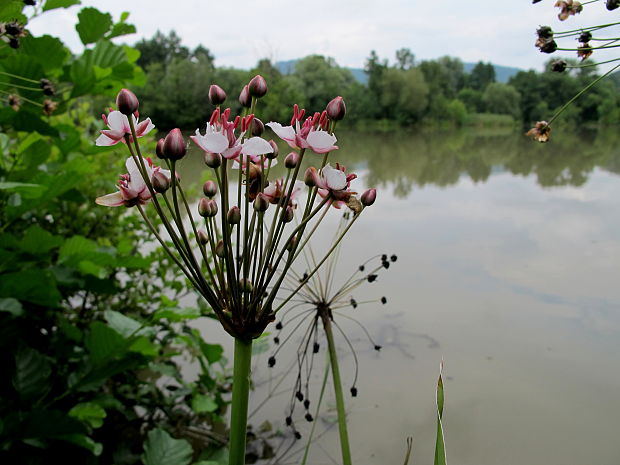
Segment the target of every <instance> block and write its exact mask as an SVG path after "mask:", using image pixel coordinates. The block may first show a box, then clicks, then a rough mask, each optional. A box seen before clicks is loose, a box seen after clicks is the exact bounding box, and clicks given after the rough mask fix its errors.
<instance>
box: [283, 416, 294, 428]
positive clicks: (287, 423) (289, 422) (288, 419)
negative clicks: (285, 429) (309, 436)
mask: <svg viewBox="0 0 620 465" xmlns="http://www.w3.org/2000/svg"><path fill="white" fill-rule="evenodd" d="M285 421H286V426H291V425H292V424H293V419H292V418H291V417H286V420H285Z"/></svg>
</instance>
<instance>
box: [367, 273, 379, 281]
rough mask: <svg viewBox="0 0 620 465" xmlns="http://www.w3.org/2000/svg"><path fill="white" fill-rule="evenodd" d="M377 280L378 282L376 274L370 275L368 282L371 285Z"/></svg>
mask: <svg viewBox="0 0 620 465" xmlns="http://www.w3.org/2000/svg"><path fill="white" fill-rule="evenodd" d="M376 280H377V275H376V274H369V275H368V282H369V283H372V282H374V281H376Z"/></svg>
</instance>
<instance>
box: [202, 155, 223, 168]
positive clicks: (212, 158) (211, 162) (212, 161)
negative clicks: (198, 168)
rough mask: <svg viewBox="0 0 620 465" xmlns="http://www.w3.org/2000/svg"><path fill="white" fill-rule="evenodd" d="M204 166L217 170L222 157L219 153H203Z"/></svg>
mask: <svg viewBox="0 0 620 465" xmlns="http://www.w3.org/2000/svg"><path fill="white" fill-rule="evenodd" d="M205 164H206V165H207V166H208V167H209V168H213V169H216V168H219V167H220V165H221V164H222V156H221V155H220V154H219V153H210V152H205Z"/></svg>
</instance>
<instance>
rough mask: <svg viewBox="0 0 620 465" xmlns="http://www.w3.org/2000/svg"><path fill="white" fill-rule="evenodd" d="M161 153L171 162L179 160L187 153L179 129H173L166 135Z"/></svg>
mask: <svg viewBox="0 0 620 465" xmlns="http://www.w3.org/2000/svg"><path fill="white" fill-rule="evenodd" d="M162 151H163V153H164V155H165V157H166V158H170V159H171V160H180V159H181V158H183V157H184V156H185V154H186V153H187V147H186V145H185V140H183V134H182V133H181V130H180V129H179V128H175V129H173V130H172V131H170V132H169V133H168V135H167V136H166V138H165V139H164V145H163V147H162Z"/></svg>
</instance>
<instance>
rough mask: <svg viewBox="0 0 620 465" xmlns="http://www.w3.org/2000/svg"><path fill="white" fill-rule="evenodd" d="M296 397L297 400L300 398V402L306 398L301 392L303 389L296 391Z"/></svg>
mask: <svg viewBox="0 0 620 465" xmlns="http://www.w3.org/2000/svg"><path fill="white" fill-rule="evenodd" d="M295 397H297V400H298V401H299V402H301V401H302V400H304V395H303V394H302V393H301V391H297V392H296V393H295Z"/></svg>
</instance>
